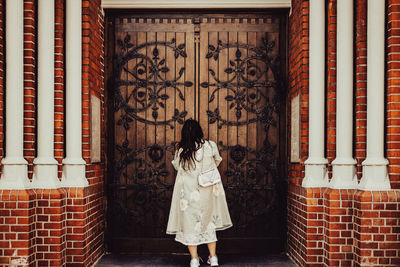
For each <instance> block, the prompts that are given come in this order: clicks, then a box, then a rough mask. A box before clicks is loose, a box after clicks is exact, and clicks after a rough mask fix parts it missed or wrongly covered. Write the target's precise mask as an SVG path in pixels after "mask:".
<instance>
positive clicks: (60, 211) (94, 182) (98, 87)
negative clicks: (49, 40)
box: [0, 0, 105, 266]
mask: <svg viewBox="0 0 400 267" xmlns="http://www.w3.org/2000/svg"><path fill="white" fill-rule="evenodd" d="M65 3H66V0H55V5H56V6H55V55H54V59H55V70H54V72H55V73H54V74H55V113H54V119H55V146H54V153H55V158H56V159H57V161H58V162H59V177H61V171H62V159H63V158H64V157H65V151H64V147H65V145H64V141H65V140H64V133H65V124H64V112H65V106H64V97H65V93H64V88H65V64H64V62H65V56H66V55H65V38H64V36H65V18H64V16H65V14H64V12H65ZM36 5H37V1H34V0H29V1H24V16H25V20H24V100H25V101H24V104H25V106H24V107H25V109H24V111H25V112H24V156H25V158H26V159H27V160H28V163H29V165H28V168H29V175H30V177H31V175H32V170H33V164H32V161H33V159H34V158H35V156H36V154H35V153H36V152H35V151H36V144H35V142H36V107H35V105H36V87H37V82H36V69H35V68H36V56H37V55H36V52H37V51H36V39H37V36H36V33H37V29H36V27H37V26H36V25H37V19H36V16H37V14H36V10H37V7H36ZM3 14H4V5H3V0H0V39H1V40H3V39H4V24H3V20H4V15H3ZM82 15H83V16H82V21H83V25H82V27H83V28H82V29H83V32H82V40H83V41H82V45H83V46H82V60H83V62H82V63H83V65H82V100H83V104H82V122H83V129H82V149H83V157H84V159H85V161H86V163H87V166H86V177H87V178H88V181H89V186H88V187H86V188H60V189H52V190H48V189H46V190H43V189H32V190H0V200H1V201H0V215H1V216H0V265H1V266H8V265H10V264H11V265H12V264H17V262H18V261H20V263H21V261H26V262H27V263H29V264H31V265H32V266H36V265H38V266H50V265H51V266H65V265H67V266H72V265H73V266H91V265H92V264H93V263H94V262H95V261H97V259H98V258H99V257H100V256H101V255H102V254H103V252H104V207H103V198H104V192H103V191H104V188H103V183H104V169H105V166H104V161H105V157H104V155H103V154H104V148H105V138H104V132H105V129H104V105H103V102H104V70H103V69H104V43H103V36H104V33H103V32H104V26H103V13H102V10H101V1H100V0H95V1H94V0H91V1H89V0H84V1H83V7H82ZM3 67H4V56H3V41H1V42H0V157H3V155H2V153H3V145H4V143H3V139H4V137H3V136H4V129H3V108H2V105H3V90H4V88H3V81H4V69H3ZM90 95H95V96H97V97H99V98H100V100H101V102H102V106H101V113H102V122H103V124H102V127H101V131H102V132H101V137H102V139H101V140H102V144H101V151H102V157H101V162H100V163H92V162H90V134H91V132H90V116H91V114H90ZM14 253H15V254H14ZM25 257H26V258H25ZM21 264H23V262H22V263H21Z"/></svg>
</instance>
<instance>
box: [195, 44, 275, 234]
mask: <svg viewBox="0 0 400 267" xmlns="http://www.w3.org/2000/svg"><path fill="white" fill-rule="evenodd" d="M274 48H275V43H274V42H268V41H267V39H263V42H262V46H261V47H254V46H250V45H247V44H241V43H224V42H222V41H220V40H219V41H218V45H217V46H216V47H215V46H214V45H209V47H208V53H207V54H206V56H205V57H206V58H207V59H208V60H214V61H218V59H219V58H220V55H221V53H222V52H223V51H224V50H228V51H229V52H225V54H229V55H233V57H232V56H230V57H231V58H233V59H230V60H229V63H228V66H227V67H226V68H225V69H224V75H221V73H218V72H217V70H213V69H209V70H208V73H209V77H210V80H212V81H211V82H210V81H209V82H202V83H201V84H200V86H201V87H203V88H210V89H212V90H211V94H210V96H209V99H208V102H209V103H211V102H213V101H218V105H217V107H216V108H215V109H214V110H207V116H208V122H209V124H213V123H217V125H218V128H219V129H221V128H222V127H223V126H228V127H246V125H249V124H251V123H256V122H257V123H260V124H261V125H262V127H263V130H264V133H265V135H264V141H263V144H262V146H260V147H258V148H257V149H251V148H250V147H244V146H241V145H239V144H237V145H233V146H228V145H224V144H223V142H219V146H220V149H221V152H223V151H228V155H229V157H230V159H228V164H227V167H226V168H227V169H226V170H225V171H224V176H225V177H226V182H225V184H224V187H226V189H227V190H226V191H227V198H228V203H229V206H230V211H231V215H232V217H233V219H234V221H235V223H236V226H237V227H238V229H239V230H238V231H240V229H243V230H244V229H247V227H248V226H249V225H250V224H252V223H255V222H256V221H258V220H259V219H261V220H264V219H266V218H267V215H266V214H268V212H270V211H271V210H272V209H273V208H274V207H276V205H277V198H278V190H277V185H278V184H279V183H280V181H279V174H278V167H277V157H276V150H277V145H275V144H271V142H270V140H269V138H268V133H269V132H270V128H271V126H273V127H276V126H278V125H277V121H276V119H277V118H278V117H279V116H278V114H277V112H278V110H279V97H280V89H281V88H280V87H281V84H280V82H281V79H280V73H279V58H278V57H277V56H272V51H273V49H274ZM245 51H247V53H245ZM224 60H225V59H224ZM226 74H228V75H229V76H227V75H226ZM222 76H224V77H228V78H227V79H226V80H222V79H221V78H220V77H222ZM222 90H225V91H226V94H224V96H225V95H226V96H225V97H224V99H219V100H216V99H217V95H218V93H219V92H221V91H222ZM221 101H226V102H227V103H228V104H227V106H228V108H229V110H231V109H235V113H234V114H235V116H234V117H233V118H231V117H230V118H229V119H228V118H224V117H223V116H227V112H226V111H223V112H221V111H220V108H219V107H218V106H219V105H220V103H221ZM245 112H247V116H246V115H244V114H246V113H245ZM250 113H252V114H255V116H249V115H248V114H250Z"/></svg>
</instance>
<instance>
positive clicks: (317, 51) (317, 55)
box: [302, 0, 328, 187]
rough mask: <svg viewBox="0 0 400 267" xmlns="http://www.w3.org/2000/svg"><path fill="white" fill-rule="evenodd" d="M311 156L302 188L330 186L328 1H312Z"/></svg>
mask: <svg viewBox="0 0 400 267" xmlns="http://www.w3.org/2000/svg"><path fill="white" fill-rule="evenodd" d="M309 49H310V52H309V57H310V59H309V60H310V75H309V79H310V89H309V136H308V143H309V149H308V153H309V157H308V159H307V160H306V161H305V177H304V180H303V183H302V185H303V187H325V186H327V185H328V176H327V171H326V164H327V163H328V161H327V159H326V158H325V157H324V149H325V141H324V138H325V133H324V130H325V129H324V128H325V0H310V48H309Z"/></svg>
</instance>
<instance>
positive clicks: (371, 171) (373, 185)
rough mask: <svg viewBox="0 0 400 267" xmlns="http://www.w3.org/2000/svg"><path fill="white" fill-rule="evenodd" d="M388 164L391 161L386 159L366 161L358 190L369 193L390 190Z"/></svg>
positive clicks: (369, 159) (363, 164)
mask: <svg viewBox="0 0 400 267" xmlns="http://www.w3.org/2000/svg"><path fill="white" fill-rule="evenodd" d="M388 164H389V161H388V160H387V159H385V158H367V159H365V160H364V161H363V163H362V166H363V170H362V178H361V181H360V184H359V185H358V189H360V190H369V191H384V190H390V180H389V174H388V170H387V166H388Z"/></svg>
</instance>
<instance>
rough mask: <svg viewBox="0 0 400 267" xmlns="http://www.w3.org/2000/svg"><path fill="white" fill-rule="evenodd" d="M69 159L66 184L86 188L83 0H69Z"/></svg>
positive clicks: (67, 82) (67, 51)
mask: <svg viewBox="0 0 400 267" xmlns="http://www.w3.org/2000/svg"><path fill="white" fill-rule="evenodd" d="M65 27H66V45H65V54H66V57H65V61H66V89H65V91H66V158H64V160H63V164H64V166H63V178H62V183H63V186H66V187H84V186H87V185H88V181H87V179H86V177H85V161H84V160H83V158H82V0H68V1H66V26H65Z"/></svg>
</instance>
